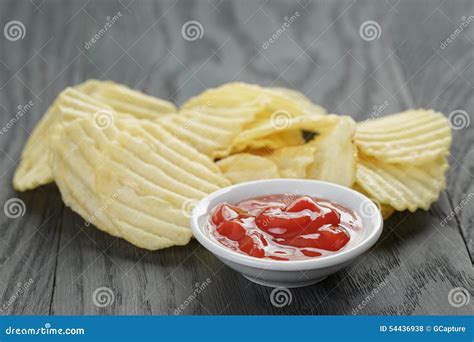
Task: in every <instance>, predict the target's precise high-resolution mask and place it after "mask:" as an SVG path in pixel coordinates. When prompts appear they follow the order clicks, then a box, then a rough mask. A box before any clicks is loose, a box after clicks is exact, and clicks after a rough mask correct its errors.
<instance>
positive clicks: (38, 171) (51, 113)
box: [13, 80, 176, 191]
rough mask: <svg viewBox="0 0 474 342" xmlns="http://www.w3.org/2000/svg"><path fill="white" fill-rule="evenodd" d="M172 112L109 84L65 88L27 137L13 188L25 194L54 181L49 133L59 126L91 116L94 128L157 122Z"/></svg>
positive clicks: (164, 105) (161, 102) (169, 106)
mask: <svg viewBox="0 0 474 342" xmlns="http://www.w3.org/2000/svg"><path fill="white" fill-rule="evenodd" d="M122 101H124V102H123V104H122ZM59 107H61V109H62V110H61V114H59ZM175 111H176V108H175V107H174V105H173V104H171V103H169V102H167V101H164V100H161V99H158V98H154V97H151V96H149V95H145V94H143V93H141V92H138V91H135V90H131V89H129V88H127V87H125V86H122V85H119V84H116V83H114V82H111V81H98V80H88V81H86V82H84V83H81V84H79V85H77V86H75V87H74V88H66V89H65V90H64V91H63V92H61V93H60V94H59V96H58V98H57V99H56V100H55V101H54V103H53V104H52V105H51V107H50V108H49V109H48V111H47V112H46V114H45V115H44V116H43V118H42V119H41V120H40V122H39V123H38V124H37V125H36V127H35V129H34V130H33V133H32V134H31V135H30V137H29V139H28V141H27V144H26V145H25V148H24V149H23V152H22V157H21V161H20V164H19V165H18V167H17V169H16V171H15V175H14V178H13V187H14V188H15V189H16V190H18V191H25V190H30V189H34V188H36V187H37V186H40V185H43V184H47V183H50V182H52V181H53V178H52V173H51V170H50V169H49V166H48V151H49V150H48V146H49V138H50V135H51V132H53V131H54V129H55V127H56V125H57V124H58V123H61V122H69V121H72V120H75V119H77V118H81V117H84V116H87V115H91V114H92V115H94V116H95V119H96V123H97V124H99V125H108V124H113V121H114V118H115V117H116V116H120V117H122V118H126V117H130V118H132V117H139V118H152V119H156V117H158V116H161V115H163V114H168V113H172V112H175Z"/></svg>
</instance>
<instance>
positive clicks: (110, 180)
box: [50, 115, 230, 250]
mask: <svg viewBox="0 0 474 342" xmlns="http://www.w3.org/2000/svg"><path fill="white" fill-rule="evenodd" d="M131 120H132V119H126V121H128V122H130V121H131ZM120 121H121V119H117V121H116V125H113V126H108V127H99V126H98V125H97V124H96V123H95V122H94V119H93V118H92V116H90V115H89V116H86V117H84V118H81V119H78V120H75V121H73V122H72V123H70V124H68V125H65V126H63V128H62V130H63V133H62V134H61V135H58V136H56V137H54V138H53V141H52V144H51V147H52V158H51V160H50V163H51V168H52V170H53V175H54V179H55V181H56V182H57V184H58V187H59V189H60V191H61V194H62V196H63V199H64V202H65V203H66V205H68V206H70V207H71V208H72V210H74V211H76V212H78V213H79V214H80V215H81V216H82V217H83V218H84V219H85V220H86V221H88V222H91V223H93V224H94V225H96V227H97V228H99V229H101V230H103V231H105V232H107V233H110V234H112V235H115V236H118V237H121V238H124V239H126V240H127V241H129V242H131V243H133V244H134V245H136V246H138V247H142V248H146V249H150V250H156V249H160V248H165V247H169V246H172V245H183V244H186V243H188V242H189V239H190V238H191V237H192V233H191V229H190V228H189V224H188V220H189V206H190V205H189V203H192V202H197V201H198V200H199V199H201V198H202V197H204V196H206V195H207V194H208V193H210V192H212V191H215V190H217V189H218V188H219V187H220V186H221V184H222V185H228V184H230V183H229V182H228V181H227V180H226V179H225V178H224V177H223V176H222V175H221V174H219V173H214V174H213V176H215V177H216V178H219V182H212V181H209V179H212V177H209V176H208V175H207V176H206V175H204V176H203V174H210V173H212V171H210V170H209V169H208V168H207V167H206V166H204V165H202V167H199V165H200V163H199V162H198V161H197V160H199V158H195V157H196V156H199V152H197V151H196V150H192V151H191V154H189V155H179V154H178V153H177V152H176V150H173V149H171V148H168V147H167V146H164V144H163V143H162V142H160V141H159V140H157V139H155V138H153V137H152V136H151V135H150V134H147V133H146V131H145V130H144V129H143V131H141V130H140V128H139V126H135V129H134V133H135V135H133V136H132V135H131V134H130V133H129V132H128V131H122V130H121V129H120V127H121V126H122V123H121V122H120ZM136 121H139V120H136ZM149 125H154V124H153V123H149ZM137 127H138V128H137ZM189 149H190V147H188V146H186V150H189ZM170 155H174V156H173V157H172V158H170ZM203 158H205V156H204V157H203ZM171 160H173V161H171ZM208 162H209V163H212V162H211V161H210V160H208Z"/></svg>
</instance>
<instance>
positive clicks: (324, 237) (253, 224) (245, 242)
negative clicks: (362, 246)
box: [208, 194, 362, 260]
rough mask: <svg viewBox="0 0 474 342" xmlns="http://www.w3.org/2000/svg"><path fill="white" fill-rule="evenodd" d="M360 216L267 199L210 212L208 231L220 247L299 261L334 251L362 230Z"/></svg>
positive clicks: (307, 202)
mask: <svg viewBox="0 0 474 342" xmlns="http://www.w3.org/2000/svg"><path fill="white" fill-rule="evenodd" d="M361 225H362V223H361V219H360V217H359V216H358V215H357V214H356V213H355V212H354V211H353V210H351V209H349V208H346V207H344V206H342V205H340V204H337V203H334V202H331V201H328V200H325V199H319V198H315V197H312V196H295V195H284V194H277V195H269V196H262V197H255V198H250V199H247V200H244V201H241V202H239V203H237V204H229V203H221V204H219V205H217V206H216V207H215V208H213V209H212V211H211V214H210V216H209V223H208V228H209V232H210V233H211V235H212V236H213V237H214V238H215V239H216V240H217V241H218V242H219V243H220V244H222V245H224V246H226V247H227V248H230V249H232V250H234V251H236V252H239V253H243V254H246V255H250V256H253V257H256V258H266V259H274V260H302V259H309V258H315V257H319V256H321V255H328V254H331V253H337V252H338V251H340V250H341V249H343V248H344V247H345V246H346V245H347V244H348V242H349V240H350V239H351V238H353V237H354V235H356V234H357V233H359V232H360V231H361V229H362V227H361Z"/></svg>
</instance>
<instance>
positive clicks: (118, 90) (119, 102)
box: [83, 81, 177, 120]
mask: <svg viewBox="0 0 474 342" xmlns="http://www.w3.org/2000/svg"><path fill="white" fill-rule="evenodd" d="M83 88H85V89H86V90H88V89H91V90H90V91H91V95H92V96H93V97H95V98H97V99H98V100H99V101H101V102H103V103H105V104H107V105H109V106H110V107H112V108H113V109H114V110H115V111H116V112H118V113H124V114H129V115H132V116H133V117H136V118H139V119H147V120H154V119H156V118H157V117H160V116H162V115H165V114H171V113H176V111H177V109H176V106H175V105H174V104H172V103H171V102H168V101H165V100H162V99H160V98H158V97H154V96H150V95H147V94H145V93H142V92H141V91H138V90H133V89H130V88H128V87H127V86H124V85H122V84H117V83H114V82H111V81H103V82H101V84H100V85H95V89H94V82H92V81H90V82H89V84H85V85H84V86H83Z"/></svg>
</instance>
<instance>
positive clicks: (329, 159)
mask: <svg viewBox="0 0 474 342" xmlns="http://www.w3.org/2000/svg"><path fill="white" fill-rule="evenodd" d="M323 118H325V117H323ZM337 120H338V122H337V124H336V125H334V126H333V128H332V129H330V130H326V131H324V132H323V133H321V134H320V135H319V136H317V137H316V138H315V139H314V140H312V141H310V142H309V145H311V146H313V147H314V148H315V155H314V161H313V162H312V163H311V164H310V165H309V166H308V168H307V177H308V178H311V179H317V180H322V181H326V182H331V183H336V184H340V185H343V186H347V187H350V186H352V184H353V183H354V181H355V172H356V164H357V150H356V147H355V145H354V142H353V139H354V131H355V122H354V120H352V119H351V118H350V117H349V116H339V117H338V118H337Z"/></svg>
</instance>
